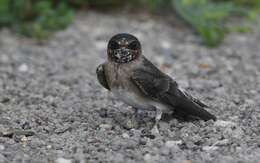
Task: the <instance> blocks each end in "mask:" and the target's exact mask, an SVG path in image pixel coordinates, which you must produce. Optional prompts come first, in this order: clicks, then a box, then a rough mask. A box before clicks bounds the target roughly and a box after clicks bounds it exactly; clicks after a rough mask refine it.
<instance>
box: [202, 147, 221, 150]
mask: <svg viewBox="0 0 260 163" xmlns="http://www.w3.org/2000/svg"><path fill="white" fill-rule="evenodd" d="M217 149H218V147H216V146H204V147H202V150H203V151H212V150H213V151H214V150H217Z"/></svg>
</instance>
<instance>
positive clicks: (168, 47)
mask: <svg viewBox="0 0 260 163" xmlns="http://www.w3.org/2000/svg"><path fill="white" fill-rule="evenodd" d="M161 46H162V48H164V49H170V48H171V43H170V42H168V41H165V40H163V41H162V42H161Z"/></svg>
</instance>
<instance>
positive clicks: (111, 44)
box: [109, 41, 119, 50]
mask: <svg viewBox="0 0 260 163" xmlns="http://www.w3.org/2000/svg"><path fill="white" fill-rule="evenodd" d="M109 48H110V49H112V50H114V49H118V48H119V45H118V43H117V42H115V41H111V42H110V43H109Z"/></svg>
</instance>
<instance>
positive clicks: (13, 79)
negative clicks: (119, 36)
mask: <svg viewBox="0 0 260 163" xmlns="http://www.w3.org/2000/svg"><path fill="white" fill-rule="evenodd" d="M259 29H260V28H256V30H254V31H253V32H251V33H246V34H237V33H236V34H231V35H229V36H228V37H227V39H226V40H225V41H224V43H223V44H222V45H221V46H220V47H218V48H215V49H208V48H206V47H205V46H203V45H201V43H200V40H199V38H198V37H197V36H195V35H193V34H192V33H191V32H190V31H189V30H186V29H183V28H179V27H173V26H171V25H167V24H166V23H163V22H161V21H158V20H154V19H150V18H147V17H146V16H142V15H140V16H138V18H137V19H136V18H134V17H131V16H124V15H123V16H122V15H120V16H119V15H105V14H97V13H82V14H79V15H78V16H77V18H76V19H75V21H74V23H73V24H72V25H71V26H70V27H69V28H67V29H66V30H64V31H61V32H58V33H57V34H56V35H55V36H54V37H53V38H51V39H50V40H49V41H48V42H47V43H46V44H44V45H38V44H36V43H35V42H33V41H32V40H29V39H25V38H21V37H19V36H17V35H14V34H12V33H11V32H10V31H8V30H1V32H0V162H57V163H71V162H126V163H128V162H149V163H152V162H162V163H168V162H169V163H170V162H181V163H195V162H198V163H201V162H216V163H233V162H234V163H236V162H247V163H254V162H255V163H256V162H259V159H260V46H259V45H260V31H259ZM118 32H129V33H132V34H134V35H136V36H137V37H138V38H139V39H140V41H141V42H142V46H143V52H144V55H145V56H147V57H148V58H149V59H151V60H152V61H153V63H155V64H156V65H157V66H159V67H160V68H161V69H162V70H163V71H164V72H166V73H168V74H169V75H171V76H172V77H174V78H175V79H176V80H177V81H178V82H179V84H180V85H181V86H182V87H184V88H186V89H187V90H188V91H189V92H190V93H192V94H193V95H195V96H197V97H199V98H200V99H202V100H203V101H204V102H205V103H207V104H208V105H209V106H210V109H209V111H210V112H211V113H213V114H215V115H216V116H217V117H218V121H216V122H213V121H208V122H203V121H194V122H184V121H181V120H177V119H168V120H163V121H161V122H160V124H159V130H160V133H161V136H157V137H154V136H153V135H150V134H149V130H147V128H148V125H147V124H149V122H150V120H149V117H148V120H147V122H144V123H142V124H143V125H138V123H136V121H135V120H133V118H132V115H133V111H132V110H131V109H130V108H129V107H128V106H126V105H124V104H123V103H121V102H119V101H117V100H116V99H115V98H114V97H113V96H112V95H111V94H110V93H108V92H107V91H106V90H105V89H103V88H102V87H101V86H100V85H99V84H98V82H97V80H96V77H95V69H96V66H97V65H98V64H99V63H101V62H103V61H104V60H105V59H106V54H105V53H106V44H107V41H108V39H109V38H110V37H111V36H112V35H114V34H115V33H118ZM139 124H140V123H139Z"/></svg>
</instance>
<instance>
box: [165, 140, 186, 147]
mask: <svg viewBox="0 0 260 163" xmlns="http://www.w3.org/2000/svg"><path fill="white" fill-rule="evenodd" d="M180 144H182V141H181V140H177V141H173V140H170V141H167V142H165V146H166V147H168V148H173V147H177V146H178V145H180Z"/></svg>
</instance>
